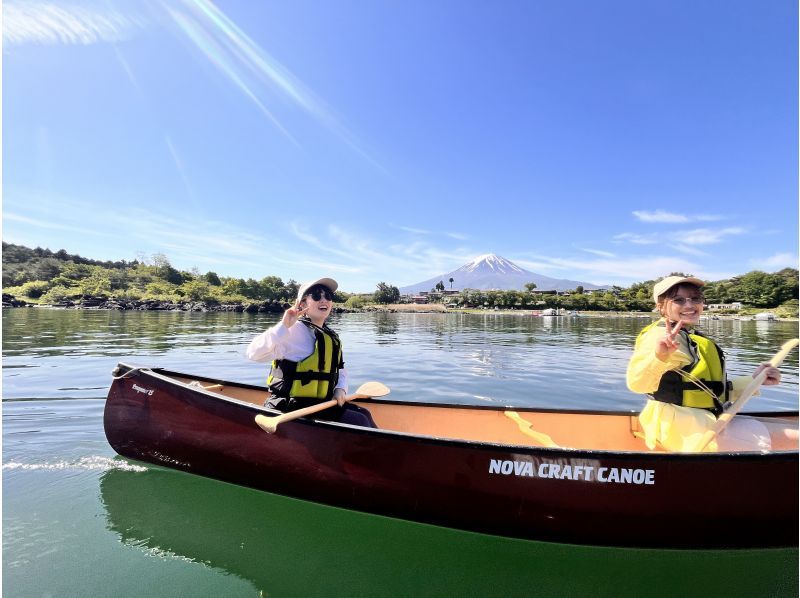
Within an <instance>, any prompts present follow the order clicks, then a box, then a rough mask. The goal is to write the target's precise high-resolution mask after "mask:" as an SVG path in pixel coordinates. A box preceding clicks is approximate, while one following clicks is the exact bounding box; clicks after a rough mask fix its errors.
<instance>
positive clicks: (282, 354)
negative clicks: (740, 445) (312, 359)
mask: <svg viewBox="0 0 800 598" xmlns="http://www.w3.org/2000/svg"><path fill="white" fill-rule="evenodd" d="M315 342H316V339H315V337H314V333H313V332H312V331H311V329H310V328H309V327H308V326H305V325H304V324H300V323H296V324H294V325H293V326H291V327H290V328H287V327H286V326H284V325H283V322H278V323H277V324H275V325H274V326H272V327H271V328H267V329H266V330H265V331H264V332H262V333H261V334H259V335H258V336H257V337H255V338H254V339H253V340H252V341H250V345H249V346H248V347H247V351H246V352H245V355H246V356H247V359H251V360H253V361H258V362H260V363H270V362H272V361H273V360H275V359H288V360H290V361H298V362H299V361H302V360H304V359H305V358H306V357H308V356H309V355H311V354H312V353H313V352H314V343H315ZM335 388H341V389H342V390H344V392H345V393H346V392H347V370H346V369H345V368H342V369H340V370H339V381H338V382H337V383H336V386H335Z"/></svg>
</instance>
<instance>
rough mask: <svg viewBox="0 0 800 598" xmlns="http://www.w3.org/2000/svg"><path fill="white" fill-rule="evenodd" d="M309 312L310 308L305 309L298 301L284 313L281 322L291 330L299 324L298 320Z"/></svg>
mask: <svg viewBox="0 0 800 598" xmlns="http://www.w3.org/2000/svg"><path fill="white" fill-rule="evenodd" d="M307 310H308V307H304V306H303V305H302V303H301V302H300V300H299V299H298V300H297V301H295V302H294V305H293V306H292V307H290V308H289V309H287V310H286V311H285V312H283V318H282V319H281V322H282V323H283V325H284V326H286V328H291V327H292V326H294V325H295V324H296V323H297V320H298V318H299V317H300V316H302V315H303V314H304V313H306V311H307Z"/></svg>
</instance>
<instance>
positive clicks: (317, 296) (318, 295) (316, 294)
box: [306, 288, 333, 301]
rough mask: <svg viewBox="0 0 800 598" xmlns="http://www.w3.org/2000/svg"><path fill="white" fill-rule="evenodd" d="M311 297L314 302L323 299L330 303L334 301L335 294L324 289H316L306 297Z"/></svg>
mask: <svg viewBox="0 0 800 598" xmlns="http://www.w3.org/2000/svg"><path fill="white" fill-rule="evenodd" d="M309 296H310V297H311V298H312V299H313V300H314V301H320V300H321V299H322V298H323V297H325V299H327V300H328V301H333V293H331V292H330V291H329V290H328V289H323V288H316V289H311V290H310V291H309V292H308V294H307V295H306V297H309Z"/></svg>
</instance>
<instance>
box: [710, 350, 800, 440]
mask: <svg viewBox="0 0 800 598" xmlns="http://www.w3.org/2000/svg"><path fill="white" fill-rule="evenodd" d="M798 342H800V341H799V340H798V339H796V338H793V339H791V340H789V341H786V342H785V343H783V346H782V347H781V350H780V351H778V352H777V353H775V355H774V356H773V357H772V359H770V360H769V364H770V365H771V366H772V367H774V368H776V367H778V366H779V365H780V364H781V363H782V362H783V360H784V359H786V356H787V355H788V354H789V353H790V352H791V351H792V349H794V348H795V347H796V346H797V344H798ZM766 379H767V372H766V371H763V372H761V373H759V374H758V375H757V376H756V377H755V378H753V380H752V381H751V382H750V383H748V385H747V386H745V388H744V390H742V394H741V395H740V396H739V398H738V399H737V401H736V402H735V403H734V404H733V405H731V406H730V407H729V408H728V410H727V411H725V412H724V413H723V414H722V415H720V416H719V418H717V423H716V424H715V425H714V428H713V429H711V430H709V431H707V432H706V433H705V434H703V437H702V438H701V439H700V442H698V443H697V448H696V449H695V451H696V452H698V453H699V452H701V451H702V450H703V449H705V448H706V447H707V446H708V445H709V444H710V443H711V442H712V441H713V440H714V439H715V438H716V437H717V436H719V434H720V433H721V432H722V431H723V430H724V429H725V427H726V426H727V425H728V424H729V423H730V422H731V420H732V419H733V418H734V416H735V415H736V414H737V413H739V412H740V411H741V410H742V407H744V406H745V403H747V401H749V400H750V399H752V398H753V395H754V394H755V392H756V390H758V387H759V386H761V385H762V384H763V383H764V380H766Z"/></svg>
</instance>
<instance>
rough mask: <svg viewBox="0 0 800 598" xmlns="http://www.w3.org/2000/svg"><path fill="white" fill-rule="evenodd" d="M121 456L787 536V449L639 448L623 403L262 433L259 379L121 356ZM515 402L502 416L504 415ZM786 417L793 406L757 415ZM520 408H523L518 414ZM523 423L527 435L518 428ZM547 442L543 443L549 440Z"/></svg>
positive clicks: (639, 527)
mask: <svg viewBox="0 0 800 598" xmlns="http://www.w3.org/2000/svg"><path fill="white" fill-rule="evenodd" d="M115 374H116V375H115V379H114V382H113V384H112V386H111V389H110V390H109V393H108V399H107V401H106V407H105V416H104V425H105V432H106V437H107V438H108V441H109V443H110V444H111V446H112V447H113V448H114V450H115V451H117V452H118V453H119V454H120V455H122V456H124V457H128V458H131V459H137V460H141V461H145V462H149V463H155V464H158V465H162V466H164V467H170V468H174V469H179V470H183V471H187V472H190V473H194V474H198V475H202V476H207V477H211V478H216V479H219V480H224V481H227V482H232V483H234V484H241V485H244V486H249V487H252V488H257V489H260V490H265V491H268V492H273V493H276V494H282V495H286V496H292V497H296V498H302V499H306V500H311V501H316V502H320V503H325V504H329V505H335V506H338V507H344V508H348V509H355V510H360V511H366V512H370V513H379V514H382V515H387V516H391V517H399V518H404V519H409V520H413V521H420V522H424V523H431V524H437V525H443V526H448V527H453V528H458V529H464V530H471V531H476V532H483V533H490V534H498V535H503V536H511V537H518V538H528V539H534V540H545V541H554V542H565V543H576V544H591V545H606V546H631V547H663V548H667V547H669V548H718V547H729V548H744V547H790V546H797V539H798V452H797V451H796V450H793V451H773V452H768V453H755V452H739V453H702V454H670V453H663V452H653V451H648V450H647V449H646V447H645V445H644V442H643V441H642V440H641V438H640V437H639V436H638V435H637V432H638V420H637V414H636V413H634V412H586V411H580V412H577V411H564V410H553V409H550V410H546V409H522V408H515V409H514V412H513V413H510V412H508V411H507V408H503V407H488V406H459V405H440V404H426V403H422V402H405V401H393V400H386V399H374V400H371V401H370V400H365V401H360V402H359V403H360V404H361V405H362V406H364V407H367V408H369V410H370V412H371V413H372V416H373V419H374V420H375V422H376V424H377V425H378V429H367V428H361V427H356V426H349V425H346V424H339V423H334V422H327V421H319V420H314V419H311V418H303V419H297V420H294V421H291V422H285V423H283V424H281V425H280V426H279V428H278V430H277V432H276V433H275V434H267V433H266V432H264V431H263V430H262V429H261V428H259V427H258V426H257V425H256V423H255V422H254V418H255V416H256V415H259V414H262V415H266V416H268V417H271V416H275V415H279V413H278V412H277V411H274V410H271V409H267V408H265V407H264V406H263V404H264V401H265V399H266V398H267V391H266V389H265V388H263V387H258V386H253V385H248V384H239V383H234V382H227V381H221V380H215V379H212V378H206V377H202V376H192V375H188V374H181V373H178V372H173V371H168V370H165V369H160V368H152V369H150V368H140V367H131V366H128V365H125V364H120V365H119V366H118V368H117V370H116V371H115ZM515 414H516V415H515ZM757 415H758V416H759V417H765V418H780V419H782V420H787V421H788V422H789V423H790V424H791V425H797V418H798V414H797V412H781V413H773V414H757ZM519 418H522V420H524V422H523V421H522V420H520V419H519ZM531 428H532V429H533V430H535V431H536V432H535V433H534V432H532V431H531ZM548 437H549V438H550V439H552V441H553V442H552V444H553V445H555V446H543V444H551V443H549V442H548Z"/></svg>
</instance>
